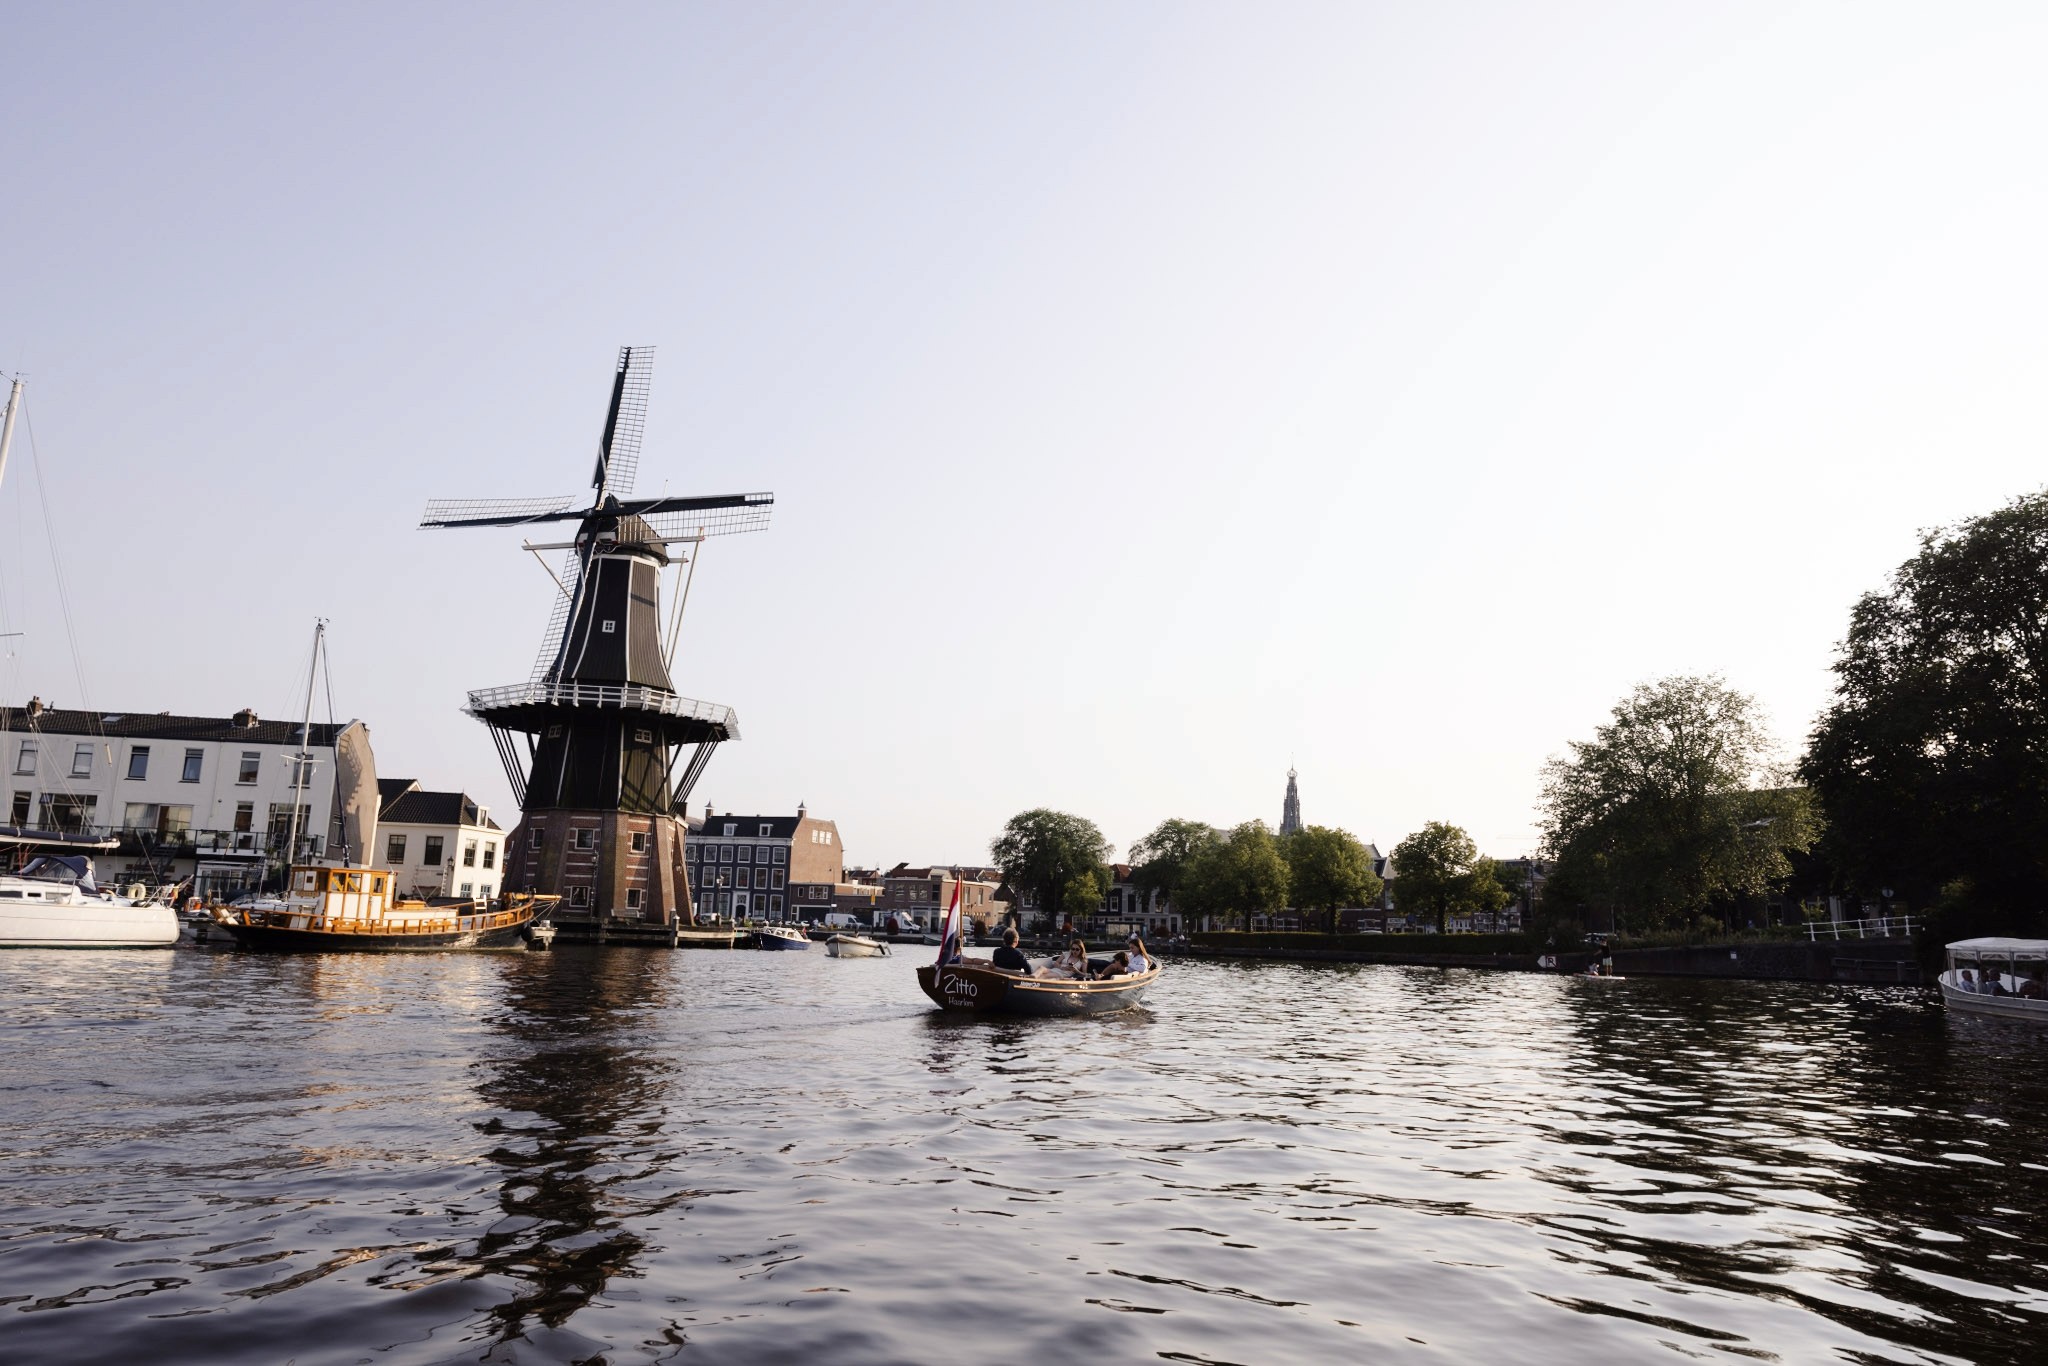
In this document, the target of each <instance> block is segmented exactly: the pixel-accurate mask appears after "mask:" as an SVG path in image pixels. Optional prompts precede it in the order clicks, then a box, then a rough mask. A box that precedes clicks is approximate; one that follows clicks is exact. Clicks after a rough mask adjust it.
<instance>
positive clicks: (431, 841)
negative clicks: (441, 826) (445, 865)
mask: <svg viewBox="0 0 2048 1366" xmlns="http://www.w3.org/2000/svg"><path fill="white" fill-rule="evenodd" d="M421 861H422V862H424V863H426V864H427V865H428V866H429V867H433V868H438V867H440V866H441V836H439V835H429V836H427V853H426V857H425V858H424V859H422V860H421Z"/></svg>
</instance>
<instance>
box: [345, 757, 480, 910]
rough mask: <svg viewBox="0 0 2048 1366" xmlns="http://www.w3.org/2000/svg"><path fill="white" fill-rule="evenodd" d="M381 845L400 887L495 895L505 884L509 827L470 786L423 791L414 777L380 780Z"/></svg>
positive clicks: (381, 856)
mask: <svg viewBox="0 0 2048 1366" xmlns="http://www.w3.org/2000/svg"><path fill="white" fill-rule="evenodd" d="M377 795H378V797H379V798H380V802H379V805H380V807H381V809H380V811H379V812H378V816H377V844H378V849H377V851H376V854H375V855H374V856H373V857H372V859H371V862H374V863H375V864H376V865H377V866H378V867H380V868H389V869H390V870H391V872H392V878H393V883H394V885H396V886H397V887H398V889H399V890H400V891H403V892H409V893H411V894H412V895H414V896H421V897H434V896H465V897H467V896H480V897H490V896H496V895H497V893H498V889H499V887H500V886H502V885H503V882H502V870H503V868H504V866H505V832H504V831H503V830H502V829H500V828H499V826H498V823H497V822H496V821H493V820H492V819H491V809H490V808H489V807H487V806H480V805H478V804H477V802H476V801H475V800H474V799H473V798H471V797H470V795H469V794H468V793H466V792H424V791H422V790H421V789H420V785H419V783H418V782H416V781H415V780H413V779H411V778H385V779H382V780H380V781H379V782H378V784H377Z"/></svg>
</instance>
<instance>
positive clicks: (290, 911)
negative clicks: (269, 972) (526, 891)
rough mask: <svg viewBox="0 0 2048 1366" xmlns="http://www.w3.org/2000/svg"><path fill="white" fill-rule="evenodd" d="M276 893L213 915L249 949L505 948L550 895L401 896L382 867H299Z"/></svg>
mask: <svg viewBox="0 0 2048 1366" xmlns="http://www.w3.org/2000/svg"><path fill="white" fill-rule="evenodd" d="M290 886H291V890H290V891H289V892H288V893H286V894H285V895H284V896H282V897H274V898H269V899H265V900H262V901H254V902H244V903H238V904H236V905H233V906H216V907H214V908H213V919H214V922H215V923H216V924H218V925H219V926H220V927H221V928H222V929H223V930H225V931H227V933H228V934H229V935H230V936H232V937H233V938H234V940H235V942H236V943H237V944H240V945H241V946H242V947H244V948H251V949H282V950H292V951H299V952H306V951H311V952H315V953H361V952H366V951H368V952H390V951H392V950H407V949H489V948H504V947H509V946H511V945H514V944H517V943H520V942H521V941H523V940H525V939H526V938H527V937H528V931H529V929H530V927H531V926H532V925H533V923H534V921H535V920H536V919H537V918H539V917H542V916H545V915H546V914H547V913H548V912H551V911H552V910H553V909H554V907H555V903H556V902H557V901H559V900H560V898H559V897H553V896H529V895H517V896H507V897H504V898H502V899H500V900H499V901H497V902H494V903H493V902H480V901H456V902H447V903H439V902H435V903H430V902H425V901H400V900H397V899H395V897H394V894H393V890H394V889H393V879H392V875H391V873H390V872H389V871H388V870H385V869H382V868H326V867H299V868H294V869H292V876H291V884H290Z"/></svg>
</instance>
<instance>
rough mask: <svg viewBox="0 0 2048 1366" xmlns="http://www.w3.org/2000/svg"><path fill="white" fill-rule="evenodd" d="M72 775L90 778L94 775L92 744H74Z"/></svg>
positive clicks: (72, 750)
mask: <svg viewBox="0 0 2048 1366" xmlns="http://www.w3.org/2000/svg"><path fill="white" fill-rule="evenodd" d="M71 776H72V777H74V778H90V777H91V776H92V746H91V745H90V744H84V745H74V746H73V747H72V749H71Z"/></svg>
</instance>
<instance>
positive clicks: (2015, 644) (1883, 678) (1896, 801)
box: [1799, 491, 2048, 920]
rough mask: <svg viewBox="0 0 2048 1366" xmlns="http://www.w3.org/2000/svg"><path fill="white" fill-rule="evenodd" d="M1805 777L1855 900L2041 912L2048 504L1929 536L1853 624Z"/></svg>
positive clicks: (2047, 749)
mask: <svg viewBox="0 0 2048 1366" xmlns="http://www.w3.org/2000/svg"><path fill="white" fill-rule="evenodd" d="M1834 673H1835V693H1834V699H1833V702H1832V703H1831V704H1830V706H1829V707H1828V709H1827V711H1826V712H1824V713H1823V714H1822V716H1821V718H1820V721H1819V723H1818V724H1817V725H1816V726H1815V728H1814V732H1813V735H1812V738H1811V741H1810V743H1809V744H1808V747H1807V751H1806V755H1805V757H1804V759H1803V760H1802V761H1801V763H1800V766H1799V772H1800V776H1801V777H1802V778H1804V779H1805V781H1806V782H1807V783H1809V784H1811V785H1812V787H1813V790H1814V792H1815V793H1816V795H1818V797H1819V798H1820V800H1821V804H1822V806H1823V807H1824V808H1825V810H1826V811H1827V813H1828V822H1829V827H1828V831H1827V834H1826V837H1825V840H1824V849H1825V852H1826V853H1827V854H1828V856H1829V858H1830V860H1831V861H1832V862H1833V863H1834V864H1835V867H1836V869H1837V872H1838V875H1840V876H1843V877H1845V878H1846V879H1847V880H1848V881H1850V882H1851V883H1852V884H1854V885H1855V886H1856V887H1857V888H1858V889H1859V890H1871V891H1875V890H1881V888H1882V886H1883V885H1886V884H1889V885H1893V886H1895V887H1896V888H1897V889H1898V890H1899V892H1900V893H1902V894H1903V895H1905V896H1906V897H1907V898H1908V899H1909V900H1910V901H1912V902H1913V903H1915V904H1919V905H1925V904H1928V903H1929V902H1930V901H1932V900H1933V899H1934V897H1935V894H1936V892H1937V890H1938V889H1940V888H1941V887H1943V886H1944V885H1945V884H1948V883H1951V882H1955V881H1958V880H1966V881H1967V883H1968V884H1969V886H1970V890H1971V895H1972V899H1973V900H1976V901H1978V902H1980V903H1982V904H1983V905H1985V906H1986V907H1987V908H2002V909H2004V910H2007V911H2009V912H2018V913H2021V914H2022V915H2024V916H2025V917H2026V918H2029V919H2035V920H2037V919H2038V917H2039V915H2040V908H2041V907H2042V906H2043V905H2044V904H2048V491H2044V492H2042V493H2035V494H2030V495H2028V496H2026V497H2023V498H2019V499H2016V500H2014V501H2013V502H2011V503H2009V504H2007V505H2006V506H2005V507H2002V508H2000V509H1998V510H1997V511H1995V512H1992V513H1990V514H1988V515H1985V516H1982V517H1975V518H1971V519H1969V520H1966V521H1963V522H1960V523H1957V524H1956V525H1955V526H1953V527H1948V528H1941V529H1937V530H1933V531H1928V532H1925V533H1923V534H1922V535H1921V538H1920V552H1919V554H1917V555H1915V556H1914V557H1913V558H1912V559H1910V560H1908V561H1906V562H1905V563H1904V564H1902V565H1900V566H1899V568H1898V569H1897V570H1896V571H1895V572H1894V573H1893V574H1892V577H1891V583H1890V585H1889V586H1888V587H1887V588H1886V589H1884V590H1883V591H1879V592H1873V593H1868V594H1866V595H1865V596H1864V597H1863V598H1862V599H1861V600H1860V601H1859V602H1858V603H1857V604H1856V606H1855V608H1854V610H1853V611H1852V612H1851V613H1850V617H1849V634H1848V637H1847V638H1846V639H1845V640H1844V641H1843V642H1842V644H1841V647H1840V649H1839V651H1838V652H1837V655H1836V658H1835V664H1834Z"/></svg>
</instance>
